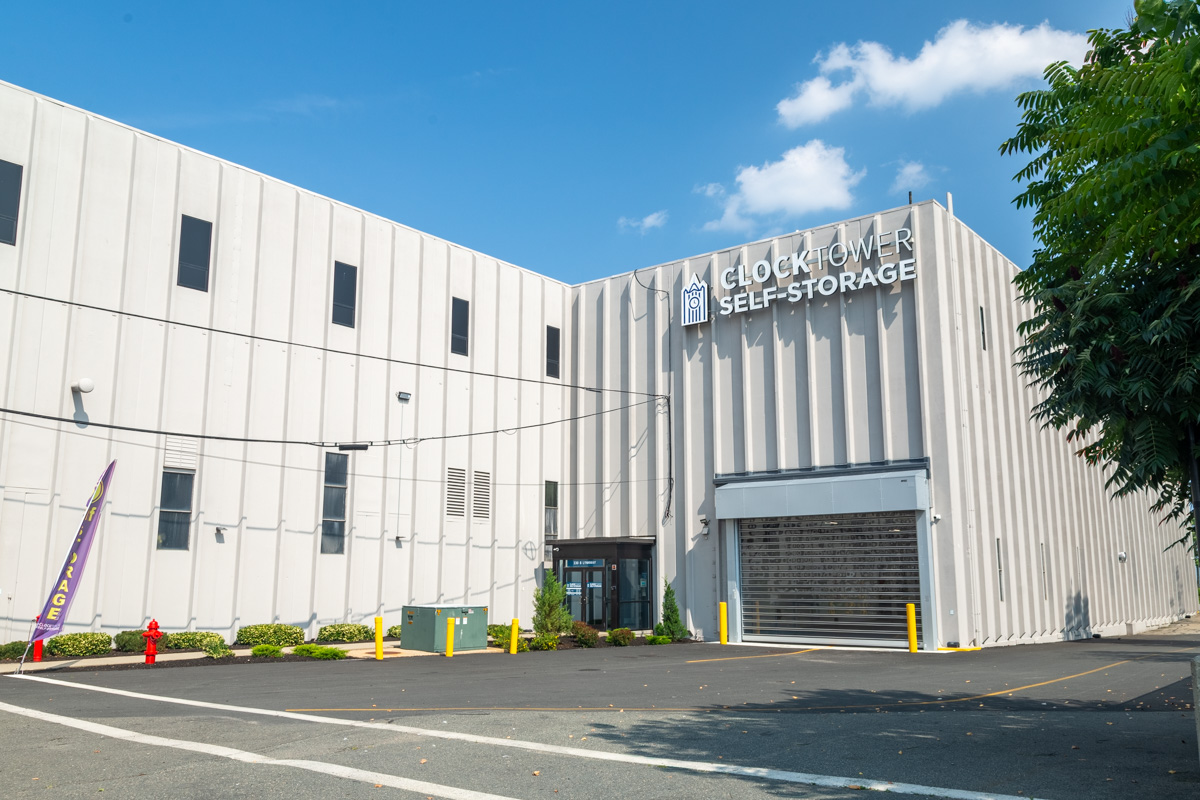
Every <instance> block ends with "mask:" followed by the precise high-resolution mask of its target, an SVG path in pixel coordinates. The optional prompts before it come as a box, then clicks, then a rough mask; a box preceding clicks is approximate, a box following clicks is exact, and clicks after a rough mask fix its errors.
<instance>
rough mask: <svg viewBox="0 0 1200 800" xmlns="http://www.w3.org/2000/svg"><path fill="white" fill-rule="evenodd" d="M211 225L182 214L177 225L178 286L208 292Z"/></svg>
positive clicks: (210, 260)
mask: <svg viewBox="0 0 1200 800" xmlns="http://www.w3.org/2000/svg"><path fill="white" fill-rule="evenodd" d="M212 235H213V224H212V223H211V222H209V221H208V220H203V219H197V218H196V217H189V216H188V215H187V214H184V215H183V217H182V219H181V220H180V223H179V273H178V278H177V280H176V281H175V282H176V283H177V284H178V285H179V286H183V287H186V288H188V289H195V290H196V291H199V292H207V291H208V271H209V267H210V266H211V263H212Z"/></svg>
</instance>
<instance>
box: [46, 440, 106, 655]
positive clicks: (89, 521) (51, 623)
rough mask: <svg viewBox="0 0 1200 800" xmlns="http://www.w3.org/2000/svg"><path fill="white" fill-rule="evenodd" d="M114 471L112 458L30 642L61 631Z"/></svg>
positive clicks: (93, 495) (85, 512)
mask: <svg viewBox="0 0 1200 800" xmlns="http://www.w3.org/2000/svg"><path fill="white" fill-rule="evenodd" d="M116 468H117V462H116V459H114V460H113V462H112V463H111V464H109V465H108V469H106V470H104V474H103V475H101V476H100V480H99V481H98V482H97V483H96V488H95V489H94V490H93V491H92V499H91V500H90V501H89V502H88V507H87V508H86V509H85V510H84V512H83V522H81V523H80V525H79V531H78V532H77V533H76V534H75V541H73V542H71V549H70V550H69V551H68V552H67V559H66V561H64V562H63V567H62V571H61V572H60V573H59V574H58V580H57V581H56V582H55V584H54V588H53V589H52V590H51V591H50V597H48V598H47V599H46V606H45V607H44V608H43V609H42V616H41V619H39V620H38V622H37V625H35V626H34V628H33V638H32V639H30V641H32V642H36V641H37V640H39V639H49V638H50V637H51V636H54V635H55V634H58V633H61V632H62V627H63V623H64V622H66V621H67V613H68V612H69V611H70V610H71V603H72V602H73V601H74V600H75V595H76V594H77V593H78V592H77V590H78V588H79V581H80V579H81V578H82V577H83V568H84V566H85V565H86V564H87V557H88V552H90V551H91V549H92V541H93V540H94V539H95V538H96V530H97V529H98V528H99V527H100V514H101V511H102V510H103V508H104V496H105V495H106V494H108V485H109V482H110V481H111V480H112V476H113V471H114V470H115V469H116Z"/></svg>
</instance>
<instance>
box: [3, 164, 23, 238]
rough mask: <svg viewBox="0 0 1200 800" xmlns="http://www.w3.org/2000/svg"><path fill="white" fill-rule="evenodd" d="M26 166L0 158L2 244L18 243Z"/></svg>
mask: <svg viewBox="0 0 1200 800" xmlns="http://www.w3.org/2000/svg"><path fill="white" fill-rule="evenodd" d="M24 174H25V168H24V167H22V166H21V165H20V164H13V163H12V162H10V161H2V160H0V244H12V245H15V244H16V243H17V218H18V217H20V210H21V179H22V178H23V177H24Z"/></svg>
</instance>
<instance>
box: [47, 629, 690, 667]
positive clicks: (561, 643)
mask: <svg viewBox="0 0 1200 800" xmlns="http://www.w3.org/2000/svg"><path fill="white" fill-rule="evenodd" d="M372 641H373V640H372ZM383 641H384V644H389V645H393V646H395V645H397V644H398V643H399V642H400V640H399V639H393V638H392V637H390V636H385V637H384V639H383ZM696 641H697V640H696V639H681V640H680V641H678V642H674V643H673V644H693V643H695V642H696ZM370 643H371V641H367V642H355V643H354V644H362V645H367V644H370ZM314 644H338V643H336V642H315V643H314ZM235 646H241V645H235ZM492 646H493V647H494V646H495V645H492ZM649 646H651V645H647V644H646V640H645V639H644V638H642V637H641V636H639V637H637V638H636V639H634V640H633V641H632V642H630V643H629V644H628V645H626V647H649ZM664 646H665V645H664ZM604 647H617V645H615V644H609V643H608V640H607V639H606V638H604V637H601V638H600V641H599V642H597V643H596V646H595V647H593V648H585V647H580V646H579V644H578V643H577V642H576V641H575V638H574V637H572V636H564V637H562V638H561V639H559V640H558V649H559V650H589V649H591V650H595V649H600V648H604ZM203 652H204V651H203V650H199V649H190V650H160V651H159V655H160V656H161V655H165V654H167V653H203ZM530 652H539V651H530ZM547 652H548V651H547ZM118 655H121V656H132V655H142V654H141V653H127V652H122V651H119V650H113V651H112V652H110V653H106V654H104V655H96V656H74V657H61V656H58V657H51V656H47V657H45V658H43V659H42V663H43V664H46V663H54V662H65V661H85V662H86V661H89V660H91V659H98V658H107V657H109V656H118ZM338 660H339V661H341V660H345V659H338ZM355 660H358V659H355ZM300 661H307V662H309V663H319V662H320V661H322V659H318V658H307V657H305V656H294V655H284V656H280V657H279V658H256V657H254V656H226V657H225V658H181V659H179V660H177V661H159V662H158V663H156V664H144V663H140V662H139V663H136V664H96V665H95V666H90V667H79V669H88V670H91V671H93V672H100V671H103V672H111V671H116V670H131V669H142V670H147V669H149V670H154V669H173V668H175V667H222V666H228V665H231V664H282V663H289V664H292V663H296V662H300ZM31 663H32V661H31V660H30V659H26V664H31Z"/></svg>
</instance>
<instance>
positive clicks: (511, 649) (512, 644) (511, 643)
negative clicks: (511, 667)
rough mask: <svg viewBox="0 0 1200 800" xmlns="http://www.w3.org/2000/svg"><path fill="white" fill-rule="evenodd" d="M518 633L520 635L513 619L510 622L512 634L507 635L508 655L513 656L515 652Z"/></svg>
mask: <svg viewBox="0 0 1200 800" xmlns="http://www.w3.org/2000/svg"><path fill="white" fill-rule="evenodd" d="M518 635H520V631H519V629H518V627H517V621H516V620H515V619H514V620H513V624H512V634H511V635H509V637H508V654H509V655H510V656H515V655H516V654H517V636H518Z"/></svg>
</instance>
